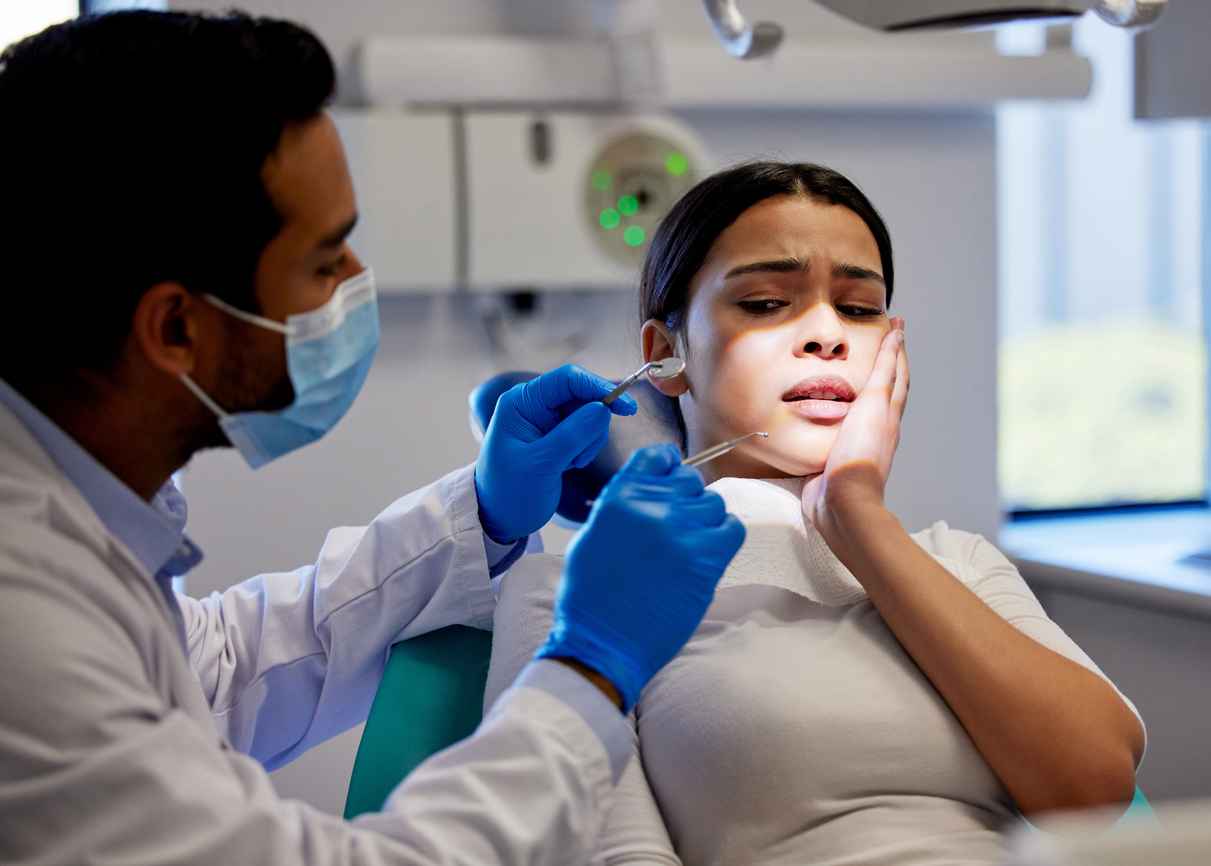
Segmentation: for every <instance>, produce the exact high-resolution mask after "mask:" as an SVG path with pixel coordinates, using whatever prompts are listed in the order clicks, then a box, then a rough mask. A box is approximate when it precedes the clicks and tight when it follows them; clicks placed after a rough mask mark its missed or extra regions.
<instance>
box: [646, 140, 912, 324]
mask: <svg viewBox="0 0 1211 866" xmlns="http://www.w3.org/2000/svg"><path fill="white" fill-rule="evenodd" d="M784 195H785V196H803V197H805V198H808V199H812V200H814V201H820V202H825V203H827V204H832V205H840V206H841V207H844V208H848V209H849V210H851V211H853V212H854V213H855V214H857V215H858V216H859V217H860V218H861V219H862V221H863V222H864V223H866V227H867V228H868V229H870V233H871V234H872V235H873V236H874V239H875V245H876V246H877V247H878V248H879V259H880V262H881V264H882V266H883V281H884V282H885V283H886V284H887V298H886V300H887V304H888V306H890V305H891V293H892V287H893V286H894V285H895V269H894V266H893V262H892V252H891V235H890V234H889V233H888V231H887V225H886V224H885V223H884V222H883V218H882V217H881V216H879V212H878V211H877V210H875V206H874V205H873V204H871V203H870V200H869V199H868V198H867V197H866V195H865V194H864V193H863V192H862V190H860V189H858V187H857V186H856V185H855V184H854V182H853V181H851V180H850V179H849V178H847V177H845V176H844V175H843V174H841V173H840V172H837V171H834V170H833V169H831V168H826V167H824V166H821V165H813V164H811V163H797V162H746V163H742V164H741V165H737V166H734V167H732V168H729V169H726V170H724V171H721V172H718V173H717V174H713V175H711V176H710V177H708V178H706V179H705V180H702V181H700V182H699V183H698V184H697V185H696V186H695V187H694V188H693V189H691V190H690V191H689V192H687V193H686V194H685V195H684V196H682V197H681V199H680V200H679V201H678V202H677V203H676V204H675V205H673V207H672V209H671V210H670V211H669V213H668V215H667V216H666V217H665V218H664V219H663V220H662V221H661V223H660V226H659V228H657V230H656V234H655V235H654V236H653V238H652V245H651V247H650V248H649V249H648V254H647V257H646V259H645V260H644V263H643V271H642V274H641V276H640V281H639V321H640V323H643V322H646V321H647V320H648V319H658V320H659V321H661V322H669V323H671V324H673V325H677V324H679V322H680V320H681V317H682V314H683V313H684V312H685V307H686V304H687V303H688V302H689V292H690V281H691V280H693V279H694V275H695V274H696V273H698V271H699V269H701V267H702V263H703V261H705V259H706V256H707V253H708V252H710V249H711V246H712V245H713V244H714V243H715V239H716V238H718V237H719V235H721V234H723V232H724V230H725V229H726V228H727V227H728V226H730V225H731V224H732V223H734V222H735V221H736V220H737V219H739V218H740V215H741V214H742V213H744V212H745V211H746V210H748V209H749V208H751V207H753V206H754V205H756V204H758V203H759V202H762V201H765V200H766V199H767V198H773V197H775V196H784Z"/></svg>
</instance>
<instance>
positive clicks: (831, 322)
mask: <svg viewBox="0 0 1211 866" xmlns="http://www.w3.org/2000/svg"><path fill="white" fill-rule="evenodd" d="M797 343H798V347H797V348H796V350H795V354H797V355H801V356H807V355H815V356H816V357H818V358H824V359H841V358H845V356H846V355H847V354H848V353H849V343H848V342H847V341H846V339H845V330H844V329H843V328H842V327H841V323H840V322H838V321H837V317H836V315H835V314H833V315H829V314H827V313H818V314H813V313H809V314H808V315H807V316H805V317H804V320H803V327H801V328H800V329H799V333H798V334H797Z"/></svg>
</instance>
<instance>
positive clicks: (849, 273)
mask: <svg viewBox="0 0 1211 866" xmlns="http://www.w3.org/2000/svg"><path fill="white" fill-rule="evenodd" d="M833 278H834V279H838V280H874V281H875V282H876V283H879V284H880V285H887V283H886V282H884V280H883V275H882V274H881V273H879V272H878V271H872V270H871V269H870V268H864V267H862V266H861V265H850V264H840V265H837V266H836V267H835V268H833Z"/></svg>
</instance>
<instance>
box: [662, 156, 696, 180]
mask: <svg viewBox="0 0 1211 866" xmlns="http://www.w3.org/2000/svg"><path fill="white" fill-rule="evenodd" d="M664 170H665V171H667V172H668V173H669V174H671V175H672V176H673V177H681V176H682V175H683V174H685V173H686V172H687V171H689V170H690V161H689V160H688V159H686V158H685V154H684V153H678V152H677V151H673V152H671V153H669V154H667V155H666V156H665V158H664Z"/></svg>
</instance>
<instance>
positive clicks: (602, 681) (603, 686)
mask: <svg viewBox="0 0 1211 866" xmlns="http://www.w3.org/2000/svg"><path fill="white" fill-rule="evenodd" d="M547 658H549V659H550V660H551V661H553V662H559V663H560V664H562V665H565V666H566V667H569V668H571V669H572V670H574V671H576V673H578V674H580V675H581V676H582V677H584V678H585V679H586V680H588V681H589V682H591V683H592V684H593V685H594V686H596V687H597V689H598V690H599V691H600V692H601V693H602V694H603V695H605V696H606V697H607V698H609V700H610V701H611V702H612V703H613V704H614V706H616V707H618V709H619V710H621V709H622V706H623V704H622V693H621V692H619V691H618V689H617V688H616V687H615V686H614V684H613V683H612V682H610V681H609V680H608V679H606V678H605V677H604V676H602V675H601V674H599V673H598V672H597V671H595V670H593V669H592V668H591V667H589V666H588V665H586V664H583V663H582V662H579V661H577V660H576V659H574V658H568V657H567V656H547Z"/></svg>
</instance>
